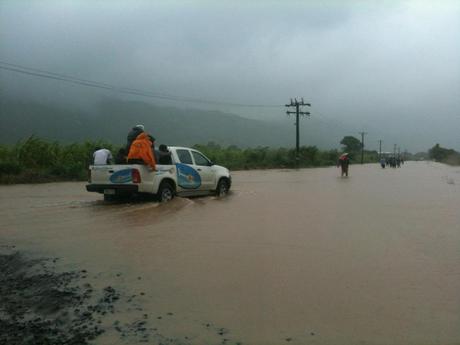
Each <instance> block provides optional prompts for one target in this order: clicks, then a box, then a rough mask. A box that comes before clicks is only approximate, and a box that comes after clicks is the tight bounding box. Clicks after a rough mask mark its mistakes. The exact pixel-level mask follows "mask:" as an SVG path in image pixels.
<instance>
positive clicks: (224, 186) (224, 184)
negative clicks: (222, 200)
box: [216, 178, 230, 196]
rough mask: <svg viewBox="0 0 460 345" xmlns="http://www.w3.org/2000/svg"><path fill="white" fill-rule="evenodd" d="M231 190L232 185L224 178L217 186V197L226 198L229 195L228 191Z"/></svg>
mask: <svg viewBox="0 0 460 345" xmlns="http://www.w3.org/2000/svg"><path fill="white" fill-rule="evenodd" d="M229 189H230V185H229V183H228V181H227V180H226V179H224V178H222V179H220V180H219V183H218V184H217V188H216V195H217V196H225V195H227V194H228V191H229Z"/></svg>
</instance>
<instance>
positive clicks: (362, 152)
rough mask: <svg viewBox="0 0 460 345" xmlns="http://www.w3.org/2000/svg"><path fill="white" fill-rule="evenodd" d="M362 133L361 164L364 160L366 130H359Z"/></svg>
mask: <svg viewBox="0 0 460 345" xmlns="http://www.w3.org/2000/svg"><path fill="white" fill-rule="evenodd" d="M359 133H360V134H361V164H363V162H364V135H365V134H367V133H366V132H359Z"/></svg>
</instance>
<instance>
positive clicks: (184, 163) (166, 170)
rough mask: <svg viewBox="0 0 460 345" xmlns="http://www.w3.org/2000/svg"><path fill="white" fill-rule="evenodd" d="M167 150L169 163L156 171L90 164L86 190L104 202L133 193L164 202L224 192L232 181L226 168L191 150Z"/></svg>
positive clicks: (133, 166)
mask: <svg viewBox="0 0 460 345" xmlns="http://www.w3.org/2000/svg"><path fill="white" fill-rule="evenodd" d="M169 151H170V152H171V158H172V164H168V165H161V164H157V166H156V171H152V170H149V168H148V167H147V166H146V165H142V164H112V165H91V166H90V167H89V181H88V182H89V183H88V184H87V185H86V190H87V191H88V192H97V193H101V194H103V195H104V200H106V201H109V200H114V199H116V198H118V197H126V196H132V195H136V194H152V195H155V196H156V197H157V199H158V200H159V201H161V202H166V201H169V200H171V199H172V198H174V196H175V195H178V196H198V195H206V194H211V193H213V194H217V195H218V196H222V195H225V194H227V193H228V191H229V190H230V187H231V185H232V179H231V176H230V172H229V170H228V169H227V168H225V167H222V166H219V165H216V164H214V162H212V161H211V160H210V159H208V158H207V157H206V156H205V155H204V154H202V153H201V152H199V151H197V150H195V149H192V148H187V147H177V146H170V147H169Z"/></svg>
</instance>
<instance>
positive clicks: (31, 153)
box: [0, 136, 377, 184]
mask: <svg viewBox="0 0 460 345" xmlns="http://www.w3.org/2000/svg"><path fill="white" fill-rule="evenodd" d="M96 146H101V147H105V148H108V149H109V150H111V151H112V153H114V154H115V153H116V152H117V151H118V149H119V147H118V146H116V145H113V144H110V143H107V142H103V141H99V142H91V141H86V142H83V143H73V144H61V143H58V142H50V141H46V140H43V139H40V138H37V137H33V136H32V137H30V138H28V139H27V140H25V141H21V142H19V143H17V144H15V145H12V146H6V145H0V184H14V183H40V182H51V181H84V180H86V179H87V168H88V165H89V164H90V163H91V159H92V153H93V151H94V148H95V147H96ZM195 148H196V149H198V150H200V151H202V152H203V153H204V154H205V155H207V156H208V157H209V158H210V159H211V160H213V161H214V162H215V163H217V164H220V165H223V166H226V167H228V168H229V169H230V170H244V169H270V168H294V167H295V166H296V164H295V150H294V149H286V148H276V149H275V148H268V147H257V148H246V149H241V148H238V147H235V146H229V147H225V148H224V147H220V146H219V145H216V144H214V143H209V144H207V145H196V146H195ZM338 156H339V152H338V151H337V150H328V151H321V150H319V149H318V148H317V147H315V146H303V147H301V149H300V161H299V166H300V167H301V168H306V167H319V166H331V165H335V164H336V162H337V157H338ZM355 156H356V160H359V159H360V157H359V155H355ZM352 158H353V157H352ZM376 160H377V154H376V152H366V155H365V161H366V162H375V161H376ZM352 162H353V161H352Z"/></svg>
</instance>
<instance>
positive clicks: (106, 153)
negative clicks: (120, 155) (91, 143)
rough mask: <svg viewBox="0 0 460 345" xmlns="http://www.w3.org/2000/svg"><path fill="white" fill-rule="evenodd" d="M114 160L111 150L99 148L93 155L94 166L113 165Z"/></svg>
mask: <svg viewBox="0 0 460 345" xmlns="http://www.w3.org/2000/svg"><path fill="white" fill-rule="evenodd" d="M112 158H113V157H112V152H110V150H107V149H103V148H100V147H97V148H96V151H94V153H93V164H94V165H106V164H109V163H111V161H112Z"/></svg>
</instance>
